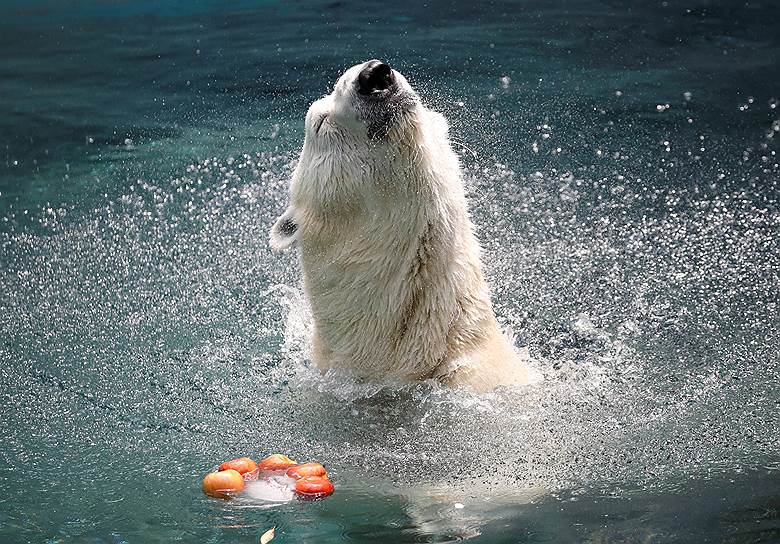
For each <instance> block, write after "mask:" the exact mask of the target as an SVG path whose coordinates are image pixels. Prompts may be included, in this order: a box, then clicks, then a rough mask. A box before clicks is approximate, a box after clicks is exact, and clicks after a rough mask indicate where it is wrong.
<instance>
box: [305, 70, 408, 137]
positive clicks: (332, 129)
mask: <svg viewBox="0 0 780 544" xmlns="http://www.w3.org/2000/svg"><path fill="white" fill-rule="evenodd" d="M418 104H419V98H418V96H417V93H415V92H414V90H413V89H412V87H411V86H410V85H409V82H408V81H406V78H405V77H404V76H403V75H401V74H400V73H398V72H396V71H395V70H393V69H392V68H390V66H388V65H387V64H385V63H384V62H382V61H379V60H376V59H374V60H369V61H367V62H364V63H362V64H357V65H355V66H353V67H352V68H350V69H348V70H347V71H346V72H344V74H343V75H342V76H341V77H340V78H339V80H338V81H337V82H336V85H335V86H334V87H333V92H332V93H331V94H329V95H327V96H325V97H323V98H321V99H319V100H317V101H316V102H314V103H313V104H312V105H311V107H310V108H309V112H308V114H307V115H306V137H307V138H311V139H317V138H324V139H327V140H342V141H343V140H345V139H353V138H357V139H365V138H367V139H369V140H375V139H378V138H382V137H384V136H386V135H387V134H388V132H389V130H390V128H391V127H392V126H393V124H396V123H401V122H403V120H404V119H405V117H406V116H407V115H408V114H410V113H411V112H412V111H413V110H414V109H415V107H416V106H417V105H418Z"/></svg>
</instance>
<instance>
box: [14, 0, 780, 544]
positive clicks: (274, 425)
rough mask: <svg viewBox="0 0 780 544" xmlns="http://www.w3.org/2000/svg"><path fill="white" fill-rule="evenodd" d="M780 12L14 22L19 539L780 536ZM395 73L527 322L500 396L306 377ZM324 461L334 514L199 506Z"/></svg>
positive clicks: (344, 11)
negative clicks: (441, 151) (336, 150)
mask: <svg viewBox="0 0 780 544" xmlns="http://www.w3.org/2000/svg"><path fill="white" fill-rule="evenodd" d="M778 19H779V16H778V15H777V12H776V8H775V7H774V5H773V3H771V2H755V3H754V2H751V3H749V4H741V3H722V4H720V5H712V4H710V3H709V2H692V3H689V4H687V5H685V6H677V5H676V4H674V3H671V2H670V3H668V4H665V3H650V2H644V3H637V4H636V5H634V6H633V7H630V8H628V7H625V6H624V5H623V4H622V3H614V4H611V3H603V2H601V3H600V2H592V1H588V2H584V1H583V2H570V3H566V4H565V5H562V6H560V7H559V6H555V5H550V3H547V2H527V3H522V4H517V5H514V4H503V3H493V4H491V6H489V7H485V6H480V7H472V6H471V5H470V4H466V3H464V4H463V5H460V4H458V5H450V4H449V3H436V2H434V3H430V4H428V5H424V4H422V3H415V4H410V5H409V6H404V7H389V6H387V5H384V4H377V5H371V6H367V5H365V4H362V3H361V4H354V5H353V4H350V3H345V2H321V3H310V4H306V5H302V6H292V5H288V4H286V3H273V2H257V3H255V2H233V3H231V4H230V5H228V6H223V5H221V3H218V2H173V1H171V2H167V3H165V4H163V5H159V3H155V2H143V1H142V2H134V3H132V4H123V3H117V4H114V3H103V2H86V1H85V2H77V3H67V4H64V3H59V2H45V1H36V2H15V1H8V0H6V1H5V2H3V3H2V5H1V6H0V28H1V29H2V32H0V53H1V54H0V146H2V147H0V275H1V277H2V282H1V283H0V284H1V285H2V291H0V308H2V312H0V325H1V327H2V328H1V329H0V330H2V331H3V333H2V342H1V343H0V406H2V418H0V437H2V448H0V489H2V494H1V496H0V541H2V542H9V543H15V542H89V543H96V542H105V543H120V542H130V543H133V542H171V541H176V540H179V541H198V542H257V541H258V540H259V537H260V535H261V534H262V533H263V532H264V531H265V530H266V529H268V528H270V527H271V526H277V527H278V529H277V540H278V541H279V542H339V541H346V542H389V541H393V542H447V541H452V540H459V539H471V541H474V542H491V543H497V542H573V541H588V542H635V541H643V542H656V541H657V542H671V541H676V542H683V541H695V542H706V541H713V542H715V541H717V542H723V541H725V542H777V541H778V540H780V517H778V510H780V478H778V475H779V474H780V472H779V471H780V455H778V454H779V453H780V447H779V446H780V444H778V437H780V416H779V415H778V414H779V413H780V411H779V410H778V401H779V400H780V395H779V394H778V385H777V383H778V378H779V377H780V356H779V355H778V353H780V335H779V333H778V323H779V322H780V319H779V318H778V299H780V241H779V239H780V237H779V236H778V233H780V204H779V197H780V166H778V162H780V160H779V159H778V156H777V141H778V139H779V138H780V104H779V103H778V99H780V62H779V61H780V58H779V57H780V40H779V39H778V35H777V32H776V29H777V28H778V22H780V21H778ZM371 57H378V58H382V59H384V60H387V61H388V62H390V63H391V64H392V65H393V66H394V67H396V68H397V69H399V70H400V71H401V72H403V73H404V74H406V75H407V76H408V78H409V79H410V81H411V82H412V84H413V85H415V86H416V88H418V89H419V91H420V93H421V94H422V95H423V96H424V98H425V100H426V102H427V103H428V104H429V105H431V106H432V107H434V108H435V109H438V110H439V111H442V112H443V113H445V114H446V115H447V116H448V118H449V119H450V122H451V125H452V127H453V138H454V139H455V140H456V142H457V143H456V148H457V149H458V150H459V153H460V154H461V157H462V160H463V163H464V168H465V171H466V181H467V184H468V189H469V197H470V201H471V206H472V211H473V216H474V220H475V223H476V224H477V226H478V234H479V238H480V239H481V241H482V243H483V246H484V249H485V264H486V268H487V270H486V272H487V275H488V277H489V280H490V282H491V284H492V286H493V300H494V304H495V306H496V310H497V312H498V314H499V317H500V320H501V321H502V322H503V323H504V324H507V325H511V326H512V327H513V329H514V330H515V332H516V335H517V337H518V344H520V345H528V346H529V347H530V350H531V353H532V355H533V356H534V357H535V358H536V360H537V361H538V363H537V366H538V371H539V372H540V373H541V374H542V375H543V376H544V380H543V381H542V382H541V383H540V384H537V385H534V386H531V387H526V388H521V389H519V390H516V391H499V392H495V393H491V394H488V395H485V396H482V397H478V396H476V395H473V394H470V393H468V392H465V391H449V390H444V389H441V388H439V387H436V386H435V385H433V384H417V385H400V384H358V383H355V382H354V381H352V380H351V379H350V378H349V377H348V376H340V375H328V376H324V377H322V376H319V374H318V373H317V372H316V370H315V369H313V368H312V367H311V365H310V364H309V363H308V362H307V359H306V352H307V349H308V344H307V340H306V339H307V331H308V327H309V326H310V323H309V319H308V314H307V308H306V305H305V303H304V302H303V300H302V299H301V293H300V286H299V278H300V271H299V270H298V268H297V263H296V260H295V256H294V255H292V254H274V253H271V252H270V250H269V248H268V245H267V231H268V228H269V227H270V225H271V223H272V222H273V220H274V219H275V218H276V216H277V215H278V214H279V213H280V212H281V211H282V210H283V209H284V206H285V204H286V183H287V179H288V178H289V175H290V172H291V169H292V168H293V166H294V161H295V158H296V152H297V150H298V149H299V148H300V145H301V143H302V133H303V130H302V129H303V126H302V123H303V116H304V113H305V110H306V107H307V105H308V104H309V103H310V102H311V101H312V100H313V99H315V98H317V97H318V96H320V95H321V94H323V93H324V92H326V91H327V88H328V85H329V84H331V83H332V82H334V81H335V80H336V78H337V77H338V75H339V74H340V73H341V71H342V70H343V69H344V68H345V67H347V66H351V65H352V64H354V63H356V62H359V61H361V60H365V59H368V58H371ZM273 451H280V452H284V453H288V454H290V455H291V456H293V457H300V458H302V459H318V460H320V461H321V462H323V463H325V464H326V465H327V466H328V468H329V469H330V470H331V472H332V474H333V476H334V480H335V482H336V488H337V490H336V494H335V495H334V496H333V497H331V498H329V499H327V500H325V501H321V502H316V503H304V502H292V503H288V504H284V505H280V506H276V507H273V508H261V507H259V506H260V505H258V504H255V503H246V502H240V501H235V502H233V503H226V502H223V501H219V500H216V499H210V498H208V497H205V496H203V495H202V493H201V492H200V489H199V485H200V480H201V478H202V476H203V474H204V473H205V472H207V471H208V470H210V469H211V468H212V467H213V466H215V465H216V464H218V463H219V462H221V461H223V460H225V459H229V458H232V457H236V456H240V455H252V456H256V457H261V456H263V455H264V454H266V453H270V452H273Z"/></svg>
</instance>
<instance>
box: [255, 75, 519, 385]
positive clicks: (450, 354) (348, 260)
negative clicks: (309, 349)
mask: <svg viewBox="0 0 780 544" xmlns="http://www.w3.org/2000/svg"><path fill="white" fill-rule="evenodd" d="M362 66H363V65H362V64H361V65H357V66H354V67H352V68H350V69H349V70H348V71H347V72H346V73H345V74H344V75H343V76H342V77H341V78H340V79H339V81H338V83H337V84H336V86H335V88H334V90H333V92H332V93H331V94H330V95H328V96H325V97H323V98H321V99H320V100H317V101H316V102H314V103H313V104H312V105H311V107H310V108H309V111H308V114H307V115H306V137H305V141H304V145H303V151H302V153H301V157H300V161H299V163H298V166H297V168H296V170H295V172H294V174H293V177H292V180H291V183H290V195H291V204H290V207H289V208H288V209H287V210H286V211H285V212H284V214H283V215H282V216H281V217H280V218H279V220H278V221H277V222H276V224H275V225H274V227H273V228H272V231H271V244H272V246H273V247H274V248H277V249H281V248H283V247H289V246H292V245H293V244H297V245H298V246H299V247H300V255H301V264H302V270H303V275H304V289H305V293H306V296H307V298H308V300H309V302H310V304H311V307H312V313H313V316H314V338H313V358H314V360H315V362H316V363H317V365H318V366H319V367H320V368H321V369H322V370H323V371H326V370H327V369H330V368H344V369H349V370H351V371H352V372H353V373H354V374H356V375H357V376H360V377H363V378H369V379H370V378H380V377H381V378H402V379H408V380H417V379H428V378H435V379H438V380H440V381H441V382H443V383H448V384H467V385H470V386H472V387H474V388H475V389H476V390H478V391H485V390H488V389H492V388H493V387H495V386H497V385H507V384H519V383H526V382H527V381H528V377H529V375H528V370H527V368H526V366H525V364H524V362H523V358H521V357H520V356H519V355H518V353H517V352H516V351H515V349H513V347H512V345H511V344H510V342H509V340H508V339H507V338H506V337H505V336H504V334H502V332H501V330H500V328H499V326H498V324H497V322H496V319H495V316H494V314H493V310H492V308H491V304H490V296H489V291H488V287H487V285H486V283H485V281H484V279H483V276H482V271H481V263H480V247H479V244H478V242H477V240H476V238H475V236H474V234H473V225H472V223H471V220H470V218H469V214H468V210H467V204H466V198H465V195H464V190H463V184H462V180H461V171H460V165H459V162H458V158H457V156H456V155H455V153H454V152H453V151H452V149H451V147H450V143H449V138H448V128H449V127H448V125H447V122H446V120H445V119H444V117H443V116H442V115H440V114H439V113H436V112H433V111H431V110H428V109H426V108H425V107H424V106H423V105H422V104H421V103H420V101H419V99H417V97H416V95H414V105H413V106H412V107H411V108H410V109H409V111H408V112H407V113H406V114H404V115H403V116H402V118H401V119H399V120H398V121H397V122H396V123H394V124H393V125H392V128H391V129H390V130H389V133H388V134H387V136H386V137H383V138H378V139H371V138H369V137H368V136H367V130H366V124H365V123H364V122H363V121H362V120H361V118H360V117H359V113H358V110H357V109H356V104H358V103H359V102H358V100H359V97H357V96H356V93H355V90H354V81H355V78H356V77H357V74H358V73H359V71H360V69H361V68H362ZM394 74H395V77H396V78H397V81H398V84H399V85H401V86H402V88H403V89H406V90H407V91H408V92H410V93H413V91H412V90H411V87H410V86H409V84H408V83H407V81H406V79H405V78H404V77H403V76H402V75H401V74H399V73H398V72H394ZM318 127H319V130H317V129H318ZM288 219H292V220H293V221H294V223H295V224H296V225H297V230H296V232H295V233H294V234H293V235H291V236H287V235H285V234H284V233H283V232H282V231H281V230H280V228H279V227H280V225H281V224H282V223H283V222H284V221H286V220H288Z"/></svg>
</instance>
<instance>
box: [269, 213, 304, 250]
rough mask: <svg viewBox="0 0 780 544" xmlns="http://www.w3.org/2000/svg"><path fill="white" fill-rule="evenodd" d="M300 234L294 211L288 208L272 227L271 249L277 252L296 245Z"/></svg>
mask: <svg viewBox="0 0 780 544" xmlns="http://www.w3.org/2000/svg"><path fill="white" fill-rule="evenodd" d="M297 234H298V223H297V222H296V221H295V218H294V214H293V209H292V208H291V207H290V208H287V210H285V212H284V213H283V214H282V215H281V216H280V217H279V219H277V220H276V223H274V226H273V227H271V236H270V242H271V248H272V249H275V250H277V251H281V250H282V249H287V248H290V247H292V246H293V245H295V241H296V240H297V238H298V237H297Z"/></svg>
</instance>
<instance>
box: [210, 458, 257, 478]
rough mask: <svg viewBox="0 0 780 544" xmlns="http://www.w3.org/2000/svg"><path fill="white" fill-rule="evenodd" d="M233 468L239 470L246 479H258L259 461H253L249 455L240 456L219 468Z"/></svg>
mask: <svg viewBox="0 0 780 544" xmlns="http://www.w3.org/2000/svg"><path fill="white" fill-rule="evenodd" d="M231 468H232V469H233V470H235V471H238V473H239V474H241V475H242V476H243V477H244V479H245V480H257V472H256V471H257V463H255V462H254V461H252V460H251V459H250V458H249V457H240V458H238V459H233V460H232V461H226V462H224V463H222V464H221V465H219V470H228V469H231Z"/></svg>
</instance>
